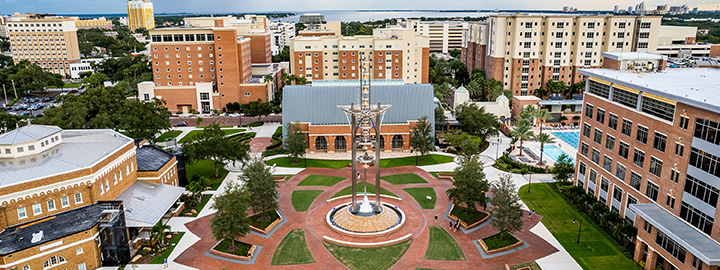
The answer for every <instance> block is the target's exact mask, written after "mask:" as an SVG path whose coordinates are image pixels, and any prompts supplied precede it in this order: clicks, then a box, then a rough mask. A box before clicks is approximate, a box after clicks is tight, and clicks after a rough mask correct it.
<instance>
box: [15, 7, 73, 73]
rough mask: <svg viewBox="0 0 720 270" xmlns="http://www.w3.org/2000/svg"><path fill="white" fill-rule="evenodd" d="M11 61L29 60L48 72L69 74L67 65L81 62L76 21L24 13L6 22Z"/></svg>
mask: <svg viewBox="0 0 720 270" xmlns="http://www.w3.org/2000/svg"><path fill="white" fill-rule="evenodd" d="M7 30H8V36H9V38H10V51H11V52H12V56H13V61H14V62H15V63H18V62H20V61H22V60H29V61H31V62H33V63H36V64H38V65H40V66H41V67H43V68H45V69H46V70H47V71H49V72H52V73H56V74H60V75H63V76H66V77H69V76H70V64H73V63H77V62H79V61H80V49H79V47H78V40H77V28H76V27H75V20H73V19H72V18H67V17H50V16H47V17H41V16H35V15H34V14H32V15H27V16H20V17H15V16H13V17H11V19H10V20H9V21H8V22H7Z"/></svg>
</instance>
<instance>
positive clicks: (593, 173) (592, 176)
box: [588, 169, 597, 184]
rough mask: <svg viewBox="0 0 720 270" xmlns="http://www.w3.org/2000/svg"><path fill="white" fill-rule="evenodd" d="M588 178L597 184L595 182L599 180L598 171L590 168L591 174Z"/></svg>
mask: <svg viewBox="0 0 720 270" xmlns="http://www.w3.org/2000/svg"><path fill="white" fill-rule="evenodd" d="M588 180H589V181H590V182H591V183H593V184H595V182H596V181H597V172H595V170H593V169H590V176H589V177H588Z"/></svg>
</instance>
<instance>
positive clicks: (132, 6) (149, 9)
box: [127, 0, 155, 31]
mask: <svg viewBox="0 0 720 270" xmlns="http://www.w3.org/2000/svg"><path fill="white" fill-rule="evenodd" d="M127 8H128V24H129V26H130V31H135V29H138V28H144V29H148V30H149V29H153V28H155V13H154V11H153V3H152V2H150V0H129V1H128V2H127Z"/></svg>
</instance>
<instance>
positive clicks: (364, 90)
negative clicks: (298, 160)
mask: <svg viewBox="0 0 720 270" xmlns="http://www.w3.org/2000/svg"><path fill="white" fill-rule="evenodd" d="M371 70H372V69H371V68H370V62H369V61H368V59H367V58H362V59H361V60H360V104H359V106H358V105H355V103H351V104H350V106H347V105H338V108H340V109H341V110H343V112H345V115H346V116H347V117H348V122H350V142H351V146H352V151H351V158H352V175H351V176H350V177H351V178H352V203H351V205H350V207H351V208H350V211H351V212H352V213H357V212H358V211H359V210H360V209H367V207H368V206H369V204H368V202H367V194H365V196H364V198H365V199H364V200H363V202H364V203H363V206H365V207H360V208H359V207H358V204H357V182H358V180H359V179H358V178H359V177H358V175H359V174H358V165H359V164H360V165H361V166H363V168H364V169H365V170H366V172H367V168H368V167H370V164H371V163H373V162H375V208H374V209H373V210H374V211H375V212H376V213H378V212H380V211H381V209H380V207H381V206H380V125H381V123H382V118H383V116H384V114H385V112H387V110H388V109H389V108H390V106H391V105H380V102H378V103H377V105H371V104H370V78H371V77H370V72H371ZM373 129H374V130H375V134H374V136H373V134H372V131H373ZM358 133H359V134H358ZM359 147H360V148H361V149H360V150H362V151H363V154H362V155H360V156H358V155H357V154H358V148H359ZM373 149H374V150H375V156H372V155H370V154H369V153H368V151H370V153H372V150H373ZM365 175H366V176H367V173H366V174H365ZM365 178H366V179H365V181H367V177H365Z"/></svg>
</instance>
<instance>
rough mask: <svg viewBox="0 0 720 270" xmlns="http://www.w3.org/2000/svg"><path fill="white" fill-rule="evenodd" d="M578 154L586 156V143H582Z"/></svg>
mask: <svg viewBox="0 0 720 270" xmlns="http://www.w3.org/2000/svg"><path fill="white" fill-rule="evenodd" d="M580 154H582V155H583V156H586V157H587V156H588V145H587V144H586V143H582V146H581V147H580Z"/></svg>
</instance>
